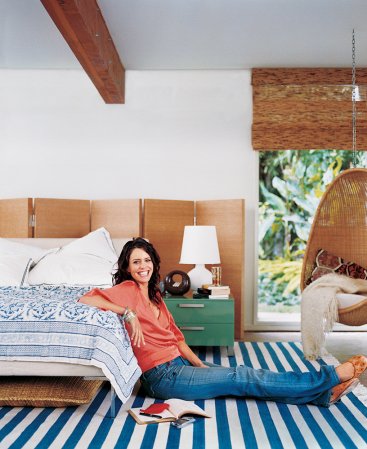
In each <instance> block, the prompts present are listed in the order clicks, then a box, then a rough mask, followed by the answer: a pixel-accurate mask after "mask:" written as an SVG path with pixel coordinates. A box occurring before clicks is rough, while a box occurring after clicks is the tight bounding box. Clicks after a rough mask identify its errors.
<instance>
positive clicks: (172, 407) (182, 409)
mask: <svg viewBox="0 0 367 449" xmlns="http://www.w3.org/2000/svg"><path fill="white" fill-rule="evenodd" d="M164 402H165V403H166V404H169V411H170V412H171V413H172V415H174V416H175V418H180V417H181V416H182V415H186V414H192V415H200V416H205V417H207V418H210V416H209V415H208V414H207V413H206V412H205V411H204V410H203V409H202V408H200V407H199V406H198V405H196V404H195V403H194V402H191V401H184V400H183V399H168V400H166V401H164Z"/></svg>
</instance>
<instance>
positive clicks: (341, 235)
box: [301, 168, 367, 326]
mask: <svg viewBox="0 0 367 449" xmlns="http://www.w3.org/2000/svg"><path fill="white" fill-rule="evenodd" d="M321 248H322V249H325V250H327V251H329V252H330V253H333V254H335V255H337V256H340V257H342V258H343V259H344V260H347V261H350V262H355V263H357V264H359V265H361V266H363V267H365V268H367V169H364V168H356V169H350V170H345V171H344V172H342V173H341V174H340V175H339V176H338V177H337V178H335V180H334V181H333V182H332V183H331V184H330V185H329V187H328V189H327V190H326V192H325V193H324V196H323V197H322V199H321V201H320V204H319V206H318V209H317V211H316V214H315V217H314V221H313V224H312V228H311V231H310V235H309V238H308V242H307V248H306V252H305V257H304V260H303V266H302V273H301V289H302V290H303V289H304V288H305V287H306V285H307V280H308V279H309V278H310V277H311V273H312V270H313V268H314V266H315V259H316V254H317V252H318V250H319V249H321ZM361 307H362V306H361ZM363 307H364V309H361V308H360V309H358V310H356V308H355V307H350V308H348V309H349V310H347V309H343V312H341V313H339V321H340V322H341V323H343V324H348V325H356V326H357V325H361V324H366V323H367V302H366V303H365V304H364V306H363ZM362 311H363V313H362Z"/></svg>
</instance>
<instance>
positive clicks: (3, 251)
mask: <svg viewBox="0 0 367 449" xmlns="http://www.w3.org/2000/svg"><path fill="white" fill-rule="evenodd" d="M58 249H59V248H53V249H45V248H39V247H37V246H32V245H25V244H23V243H18V242H12V241H11V240H8V239H3V238H0V256H15V255H22V256H27V257H28V258H31V259H33V263H37V262H38V261H39V260H40V259H42V257H43V256H45V255H46V254H49V253H51V252H55V251H57V250H58Z"/></svg>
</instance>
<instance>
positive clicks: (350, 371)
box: [335, 355, 367, 382]
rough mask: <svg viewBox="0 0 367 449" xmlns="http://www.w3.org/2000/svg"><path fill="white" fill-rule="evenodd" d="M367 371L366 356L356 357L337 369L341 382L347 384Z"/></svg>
mask: <svg viewBox="0 0 367 449" xmlns="http://www.w3.org/2000/svg"><path fill="white" fill-rule="evenodd" d="M366 369H367V357H365V356H364V355H355V356H354V357H351V358H350V359H349V360H347V361H346V362H345V363H342V364H341V365H339V366H337V367H336V369H335V370H336V373H337V374H338V376H339V379H340V382H345V381H346V380H349V379H351V378H352V377H359V376H360V375H361V374H362V373H363V372H364V371H365V370H366Z"/></svg>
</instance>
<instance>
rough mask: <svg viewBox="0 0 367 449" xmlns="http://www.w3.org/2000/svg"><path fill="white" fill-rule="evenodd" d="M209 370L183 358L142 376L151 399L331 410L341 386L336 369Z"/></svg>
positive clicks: (223, 368)
mask: <svg viewBox="0 0 367 449" xmlns="http://www.w3.org/2000/svg"><path fill="white" fill-rule="evenodd" d="M204 363H205V364H206V365H207V366H208V367H209V368H197V367H195V366H192V365H190V363H189V362H188V361H187V360H185V359H184V358H182V357H177V358H175V359H174V360H171V361H170V362H167V363H162V364H161V365H158V366H156V367H155V368H152V369H150V370H148V371H146V372H145V373H143V374H142V376H141V378H140V379H141V383H142V386H143V387H144V389H145V390H146V392H147V393H148V395H149V396H152V397H154V398H161V399H169V398H179V399H185V400H188V401H194V400H197V399H211V398H215V397H219V396H240V397H248V398H256V399H263V400H265V401H276V402H285V403H287V404H315V405H321V406H325V407H328V406H329V401H330V396H331V389H332V388H333V387H334V386H335V385H337V384H339V383H340V380H339V377H338V375H337V373H336V371H335V368H334V367H333V366H329V365H323V366H321V369H320V371H313V372H305V373H300V372H294V371H287V372H282V373H277V372H273V371H270V370H265V369H254V368H251V367H248V366H243V365H241V366H236V367H229V368H227V367H224V366H220V365H213V364H211V363H206V362H204Z"/></svg>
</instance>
